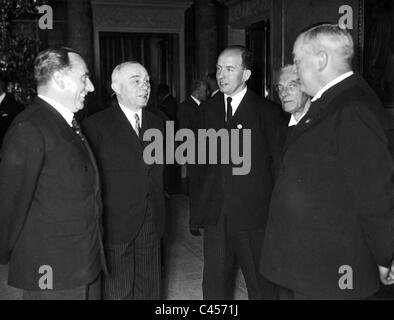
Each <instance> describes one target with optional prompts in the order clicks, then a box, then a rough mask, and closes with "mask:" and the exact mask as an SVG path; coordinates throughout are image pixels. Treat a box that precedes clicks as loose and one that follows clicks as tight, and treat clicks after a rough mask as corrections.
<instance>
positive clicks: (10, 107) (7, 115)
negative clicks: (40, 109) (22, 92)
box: [0, 74, 24, 149]
mask: <svg viewBox="0 0 394 320" xmlns="http://www.w3.org/2000/svg"><path fill="white" fill-rule="evenodd" d="M7 82H8V81H7V79H6V77H4V76H3V75H1V74H0V149H1V144H2V141H3V138H4V135H5V133H6V132H7V129H8V127H9V126H10V124H11V122H12V120H14V118H15V117H16V115H17V114H18V113H19V112H21V111H23V109H24V107H23V105H21V104H20V103H19V102H17V101H16V100H15V98H14V96H13V95H12V94H11V93H8V92H7Z"/></svg>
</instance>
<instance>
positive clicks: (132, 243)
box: [84, 61, 165, 300]
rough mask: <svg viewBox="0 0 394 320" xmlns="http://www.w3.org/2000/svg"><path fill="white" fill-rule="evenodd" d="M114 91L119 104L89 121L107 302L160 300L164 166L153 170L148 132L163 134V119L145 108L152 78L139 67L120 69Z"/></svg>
mask: <svg viewBox="0 0 394 320" xmlns="http://www.w3.org/2000/svg"><path fill="white" fill-rule="evenodd" d="M111 80H112V84H111V87H112V89H113V90H114V92H115V94H116V98H117V101H118V105H116V106H113V107H109V108H107V109H105V110H103V111H101V112H99V113H97V114H95V115H93V116H92V117H90V118H88V119H87V120H85V123H84V126H85V129H86V134H87V137H88V139H89V141H90V142H91V145H92V149H93V151H94V153H95V155H96V158H97V162H98V167H99V169H100V171H101V176H102V184H103V204H104V213H103V217H104V223H103V224H104V231H105V232H104V247H105V251H106V257H107V261H108V267H109V275H108V276H105V277H104V278H103V280H104V281H103V298H104V299H106V300H151V299H154V300H156V299H160V290H161V263H160V257H161V255H160V239H161V237H162V235H163V231H164V208H165V206H164V193H163V165H159V164H152V165H148V164H146V163H145V162H144V159H143V150H144V148H145V146H146V145H147V143H148V142H145V141H143V139H142V137H143V134H144V132H145V131H146V130H148V129H150V128H156V129H159V130H161V131H162V132H163V123H162V120H161V119H160V118H158V117H157V116H156V115H154V114H153V113H151V112H150V111H148V110H146V109H145V106H146V105H147V103H148V100H149V95H150V83H149V74H148V72H147V70H146V69H145V67H144V66H143V65H141V64H140V63H138V62H134V61H127V62H124V63H121V64H119V65H118V66H116V67H115V69H114V70H113V72H112V77H111Z"/></svg>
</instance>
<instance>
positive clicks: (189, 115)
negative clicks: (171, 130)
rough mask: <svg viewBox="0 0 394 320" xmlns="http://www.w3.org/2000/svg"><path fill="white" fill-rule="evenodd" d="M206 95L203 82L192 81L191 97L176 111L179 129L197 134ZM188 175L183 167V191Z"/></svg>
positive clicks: (186, 186)
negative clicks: (200, 109)
mask: <svg viewBox="0 0 394 320" xmlns="http://www.w3.org/2000/svg"><path fill="white" fill-rule="evenodd" d="M208 93H209V92H208V86H207V83H206V82H205V81H202V80H195V81H193V83H192V93H191V95H190V96H189V97H188V98H186V100H185V101H183V102H182V103H181V104H180V105H179V109H178V123H179V129H183V128H186V129H191V130H193V131H194V132H196V133H197V129H198V127H199V123H200V114H199V108H200V104H201V103H202V102H204V101H205V100H207V97H208ZM188 175H189V172H187V167H186V165H185V166H183V167H182V175H181V178H182V180H181V181H182V185H183V186H184V189H186V190H188V181H187V176H188ZM185 193H188V191H186V192H185Z"/></svg>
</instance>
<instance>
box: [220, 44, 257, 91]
mask: <svg viewBox="0 0 394 320" xmlns="http://www.w3.org/2000/svg"><path fill="white" fill-rule="evenodd" d="M250 75H251V71H250V70H247V69H245V68H244V67H243V65H242V56H241V52H239V51H237V50H225V51H224V52H222V53H221V54H220V56H219V58H218V62H217V64H216V78H217V81H218V85H219V89H220V91H221V92H223V93H224V94H227V95H229V96H234V95H236V94H237V93H239V92H240V91H242V90H243V89H244V88H245V86H246V81H248V79H249V77H250Z"/></svg>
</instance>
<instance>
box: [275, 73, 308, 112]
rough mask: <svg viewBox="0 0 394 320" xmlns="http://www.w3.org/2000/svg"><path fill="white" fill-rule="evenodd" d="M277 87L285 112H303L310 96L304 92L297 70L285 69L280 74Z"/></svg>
mask: <svg viewBox="0 0 394 320" xmlns="http://www.w3.org/2000/svg"><path fill="white" fill-rule="evenodd" d="M276 88H277V91H278V95H279V98H280V101H281V102H282V108H283V110H284V111H285V112H288V113H295V112H302V110H303V108H304V107H305V104H306V101H307V100H308V96H307V95H306V94H305V93H304V92H302V90H301V84H300V82H299V79H298V76H297V74H296V73H295V70H284V71H283V72H282V73H281V74H280V76H279V81H278V84H277V85H276Z"/></svg>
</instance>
